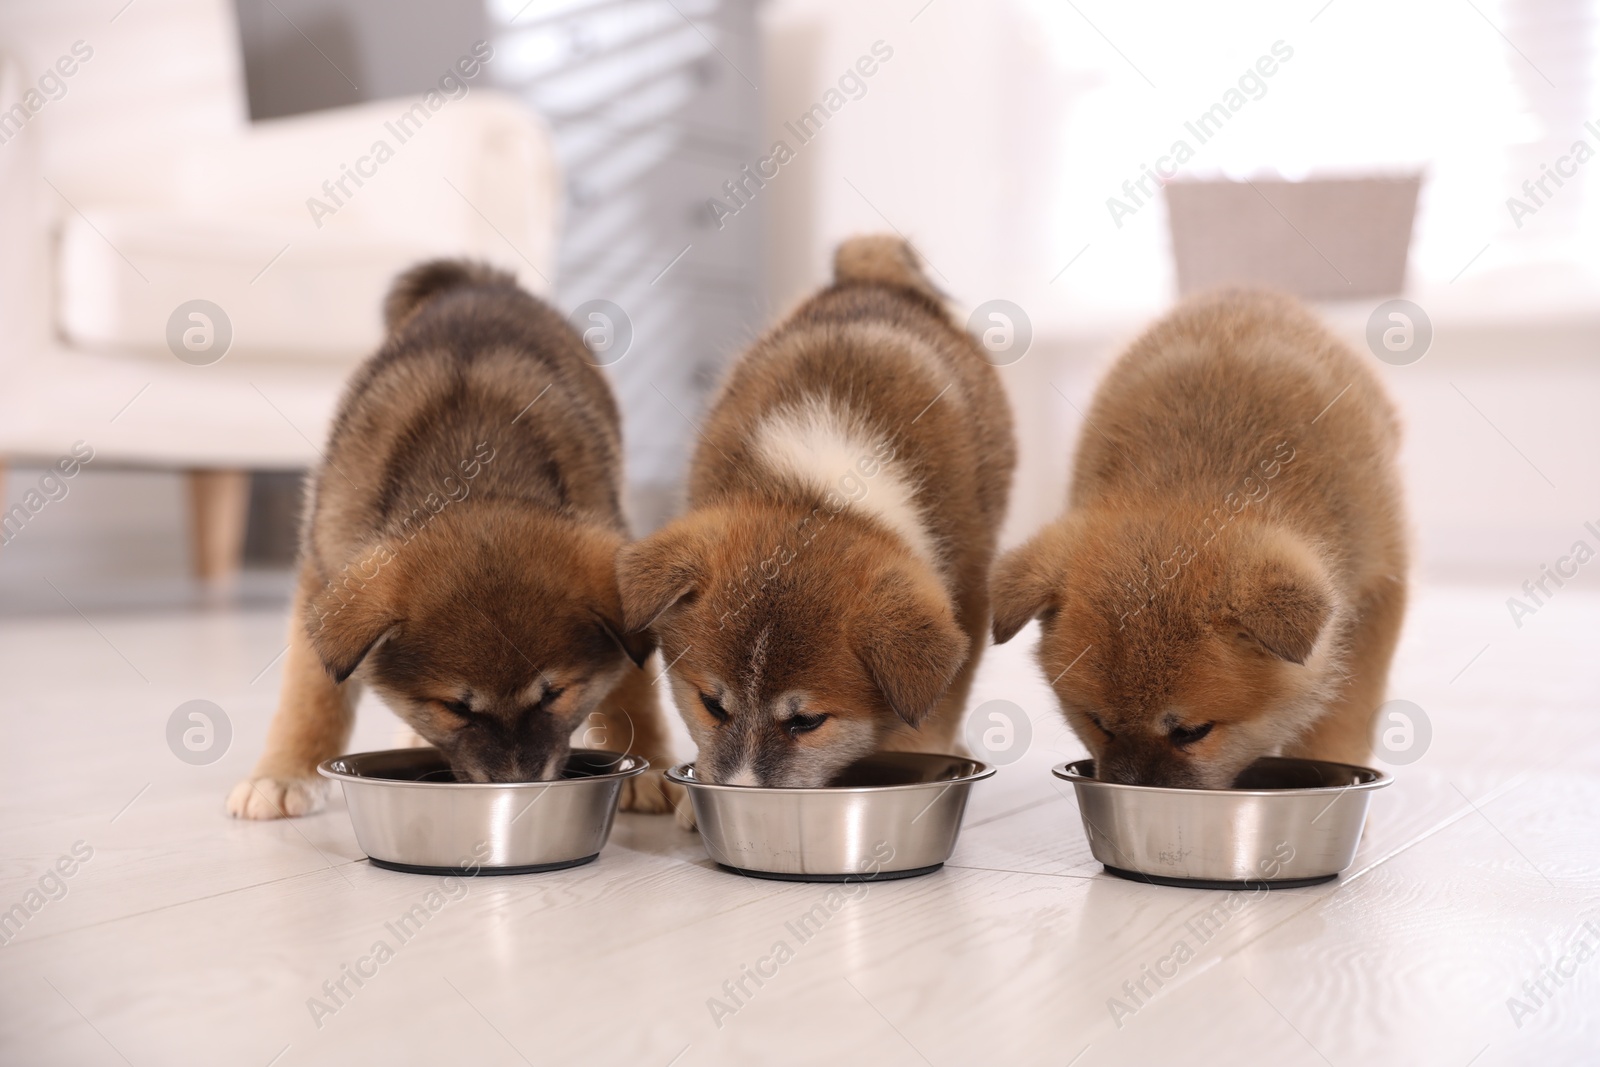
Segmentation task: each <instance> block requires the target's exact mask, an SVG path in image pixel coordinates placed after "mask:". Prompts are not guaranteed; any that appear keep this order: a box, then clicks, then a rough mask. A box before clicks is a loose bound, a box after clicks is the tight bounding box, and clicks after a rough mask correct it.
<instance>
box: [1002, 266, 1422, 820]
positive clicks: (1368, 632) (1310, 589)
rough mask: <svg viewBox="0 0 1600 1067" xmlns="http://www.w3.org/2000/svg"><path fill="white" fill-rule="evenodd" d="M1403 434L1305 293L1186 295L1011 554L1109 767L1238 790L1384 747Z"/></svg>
mask: <svg viewBox="0 0 1600 1067" xmlns="http://www.w3.org/2000/svg"><path fill="white" fill-rule="evenodd" d="M1398 448H1399V427H1398V424H1397V421H1396V418H1395V414H1394V410H1393V408H1392V406H1391V405H1390V403H1389V401H1388V400H1387V399H1386V397H1385V396H1384V393H1383V390H1382V388H1381V387H1380V385H1379V383H1378V380H1377V378H1376V376H1375V375H1374V374H1373V373H1372V372H1371V370H1370V369H1369V368H1368V367H1367V366H1366V365H1365V364H1364V363H1363V361H1362V360H1361V359H1360V358H1358V357H1357V356H1356V355H1355V354H1354V353H1353V352H1352V351H1350V349H1349V348H1348V347H1346V346H1345V345H1344V344H1343V343H1342V342H1341V341H1339V340H1338V339H1337V338H1336V337H1334V336H1333V335H1332V334H1331V333H1329V332H1328V330H1327V329H1326V328H1325V327H1324V326H1322V325H1321V324H1320V323H1319V322H1317V321H1316V319H1314V318H1313V317H1312V316H1311V315H1310V314H1309V313H1308V312H1306V310H1305V309H1304V308H1302V307H1301V306H1300V305H1299V304H1298V303H1297V302H1295V301H1294V300H1292V299H1289V298H1288V297H1283V296H1278V295H1274V294H1268V293H1260V292H1246V291H1229V292H1222V293H1216V294H1211V295H1207V296H1202V297H1198V298H1195V299H1193V300H1190V301H1188V302H1186V303H1185V304H1183V305H1181V306H1180V307H1179V308H1178V309H1177V310H1176V311H1174V312H1173V313H1172V314H1170V315H1169V316H1167V318H1165V319H1164V320H1162V321H1161V322H1159V323H1157V324H1156V325H1155V326H1153V327H1152V328H1151V329H1150V330H1149V331H1148V332H1147V333H1146V334H1145V335H1144V336H1143V337H1141V338H1140V339H1139V340H1138V341H1136V342H1135V343H1134V344H1133V346H1132V347H1131V348H1130V349H1129V350H1128V352H1127V353H1126V354H1125V355H1123V356H1122V357H1121V358H1120V359H1119V360H1118V361H1117V363H1116V364H1115V365H1114V366H1113V367H1112V369H1111V371H1110V373H1109V374H1108V375H1107V376H1106V378H1105V380H1104V381H1103V382H1102V383H1101V385H1100V388H1099V391H1098V392H1097V394H1096V396H1095V400H1094V403H1093V405H1092V406H1091V408H1090V410H1089V412H1088V415H1087V417H1086V418H1085V426H1084V429H1083V432H1082V433H1081V435H1080V437H1079V443H1078V452H1077V457H1076V460H1075V469H1074V473H1073V480H1072V490H1071V496H1070V500H1069V502H1068V506H1067V511H1066V513H1065V514H1064V515H1063V516H1062V517H1061V518H1060V519H1059V520H1058V521H1057V522H1055V523H1054V524H1053V525H1051V526H1049V527H1047V528H1046V529H1045V530H1043V531H1042V532H1040V533H1039V534H1038V535H1036V536H1035V537H1034V538H1033V539H1032V540H1031V541H1029V542H1028V543H1027V544H1025V545H1023V546H1022V547H1020V548H1018V549H1016V550H1014V551H1013V552H1011V553H1008V554H1007V555H1006V556H1005V557H1004V558H1003V559H1002V560H1001V562H1000V564H999V566H998V567H997V568H996V574H995V583H994V597H995V619H994V637H995V640H996V641H997V642H1004V641H1007V640H1009V639H1010V638H1011V637H1013V636H1014V635H1015V634H1016V633H1017V631H1018V630H1020V629H1021V628H1022V627H1023V626H1024V625H1026V624H1027V623H1028V622H1029V621H1030V620H1032V619H1036V618H1037V619H1039V620H1040V622H1041V634H1040V639H1039V651H1038V656H1039V663H1040V665H1041V666H1042V667H1043V668H1044V672H1045V676H1046V677H1047V678H1049V679H1052V682H1051V684H1052V686H1053V688H1054V689H1055V692H1056V695H1057V697H1058V698H1059V700H1060V703H1061V707H1062V710H1063V712H1064V713H1065V715H1066V717H1067V721H1068V722H1069V724H1070V725H1071V726H1072V728H1073V729H1074V730H1075V731H1076V732H1077V734H1078V736H1079V737H1080V738H1082V739H1083V742H1084V744H1086V745H1087V746H1088V748H1089V751H1090V753H1091V754H1092V755H1093V756H1094V759H1095V773H1096V776H1097V777H1099V778H1102V779H1105V780H1107V781H1113V782H1126V783H1133V784H1142V785H1160V786H1182V787H1196V788H1209V789H1218V788H1226V787H1228V786H1230V785H1232V784H1233V782H1234V779H1235V778H1236V776H1237V775H1238V774H1239V772H1240V771H1241V770H1243V769H1244V768H1245V767H1246V766H1247V765H1248V764H1250V763H1251V762H1252V761H1253V760H1255V759H1256V758H1258V757H1260V756H1267V755H1276V754H1286V755H1293V756H1304V757H1309V758H1314V759H1326V760H1335V761H1341V762H1346V763H1357V764H1360V763H1365V762H1366V761H1367V760H1368V759H1369V757H1370V756H1371V750H1372V734H1373V723H1374V717H1375V715H1376V712H1377V709H1378V707H1379V705H1380V704H1381V703H1382V702H1383V694H1384V686H1385V684H1386V681H1387V678H1388V672H1389V661H1390V658H1391V656H1392V655H1393V652H1394V646H1395V642H1396V640H1397V639H1398V637H1399V633H1400V624H1401V620H1402V618H1403V616H1404V614H1405V600H1406V585H1405V578H1406V555H1407V553H1406V538H1405V529H1404V522H1403V519H1402V508H1401V493H1400V480H1399V474H1398V471H1397V469H1396V452H1397V450H1398Z"/></svg>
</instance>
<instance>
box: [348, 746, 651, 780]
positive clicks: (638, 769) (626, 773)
mask: <svg viewBox="0 0 1600 1067" xmlns="http://www.w3.org/2000/svg"><path fill="white" fill-rule="evenodd" d="M429 748H432V746H431V745H430V746H422V747H416V748H377V749H372V750H371V751H368V752H346V753H345V754H343V755H340V756H334V757H333V758H332V759H325V760H323V761H322V762H321V763H319V764H317V773H318V774H320V775H322V777H324V778H331V779H333V780H334V781H336V782H354V783H356V784H358V785H375V786H382V787H384V788H390V789H547V788H549V787H551V786H578V785H582V784H583V783H585V782H614V781H619V780H621V779H623V778H632V777H633V776H634V775H636V774H643V773H644V772H645V771H647V770H649V769H650V761H649V760H647V759H645V758H644V757H643V756H638V755H635V754H634V753H631V752H607V751H606V750H605V749H600V748H574V749H572V750H571V753H569V755H572V754H577V753H589V754H594V755H604V756H616V757H617V760H618V762H619V763H623V762H624V761H628V760H632V761H633V762H632V763H631V764H627V765H625V766H622V767H620V768H619V769H618V770H614V771H607V772H605V773H604V774H591V775H586V776H585V777H583V778H552V779H550V780H549V781H548V782H420V781H416V780H413V779H406V778H373V777H369V776H367V775H364V774H350V773H349V772H347V771H340V770H336V769H334V766H333V765H334V764H335V763H338V762H339V761H341V760H348V759H357V758H359V757H362V756H387V755H389V754H390V753H395V752H422V751H426V750H427V749H429ZM434 751H437V749H434Z"/></svg>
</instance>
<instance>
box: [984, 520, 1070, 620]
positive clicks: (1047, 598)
mask: <svg viewBox="0 0 1600 1067" xmlns="http://www.w3.org/2000/svg"><path fill="white" fill-rule="evenodd" d="M1061 551H1062V548H1061V545H1060V542H1059V540H1058V539H1057V538H1054V537H1050V536H1047V534H1045V533H1041V534H1039V535H1037V536H1035V537H1034V538H1033V539H1032V540H1031V541H1028V542H1027V543H1026V544H1023V545H1022V546H1020V547H1018V548H1014V549H1012V550H1011V551H1010V552H1007V553H1006V554H1005V555H1004V556H1002V557H1000V561H999V562H998V563H996V564H995V568H994V576H993V578H992V579H990V582H989V596H990V600H991V601H992V603H993V607H994V620H993V630H994V643H995V644H997V645H1003V644H1005V643H1006V642H1007V641H1009V640H1011V639H1012V638H1013V637H1015V636H1017V631H1018V630H1020V629H1022V628H1023V627H1024V626H1026V625H1028V623H1029V622H1031V621H1033V620H1034V619H1037V618H1038V617H1039V616H1040V615H1043V614H1044V613H1045V612H1047V611H1049V610H1051V609H1052V608H1055V607H1058V606H1059V605H1060V593H1061V590H1060V584H1061V571H1062V568H1061V561H1060V554H1061Z"/></svg>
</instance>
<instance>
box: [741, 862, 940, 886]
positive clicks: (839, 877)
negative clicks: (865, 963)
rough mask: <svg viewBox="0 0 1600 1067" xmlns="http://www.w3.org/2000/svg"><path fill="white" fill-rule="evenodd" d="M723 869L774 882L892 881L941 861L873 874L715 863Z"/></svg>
mask: <svg viewBox="0 0 1600 1067" xmlns="http://www.w3.org/2000/svg"><path fill="white" fill-rule="evenodd" d="M717 866H718V867H721V868H722V869H723V870H725V871H728V872H730V873H732V874H742V875H744V876H745V877H746V878H767V879H770V880H771V881H774V882H893V881H896V880H898V879H901V878H918V877H920V876H922V875H924V874H932V873H933V872H934V871H937V870H938V869H939V868H940V867H943V866H944V864H942V863H935V864H933V865H932V866H929V867H913V868H912V869H911V870H909V871H879V872H878V873H877V874H874V875H865V874H777V873H775V872H773V871H752V870H748V869H746V868H744V867H730V866H729V865H728V864H726V863H719V864H717Z"/></svg>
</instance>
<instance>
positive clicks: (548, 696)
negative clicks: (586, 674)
mask: <svg viewBox="0 0 1600 1067" xmlns="http://www.w3.org/2000/svg"><path fill="white" fill-rule="evenodd" d="M566 691H567V690H566V688H565V687H563V688H561V689H546V690H545V691H544V695H543V696H541V697H540V698H539V709H540V710H541V711H542V710H544V709H545V708H548V707H549V706H550V705H551V704H554V703H555V702H556V701H557V700H559V699H561V694H562V693H565V692H566Z"/></svg>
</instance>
